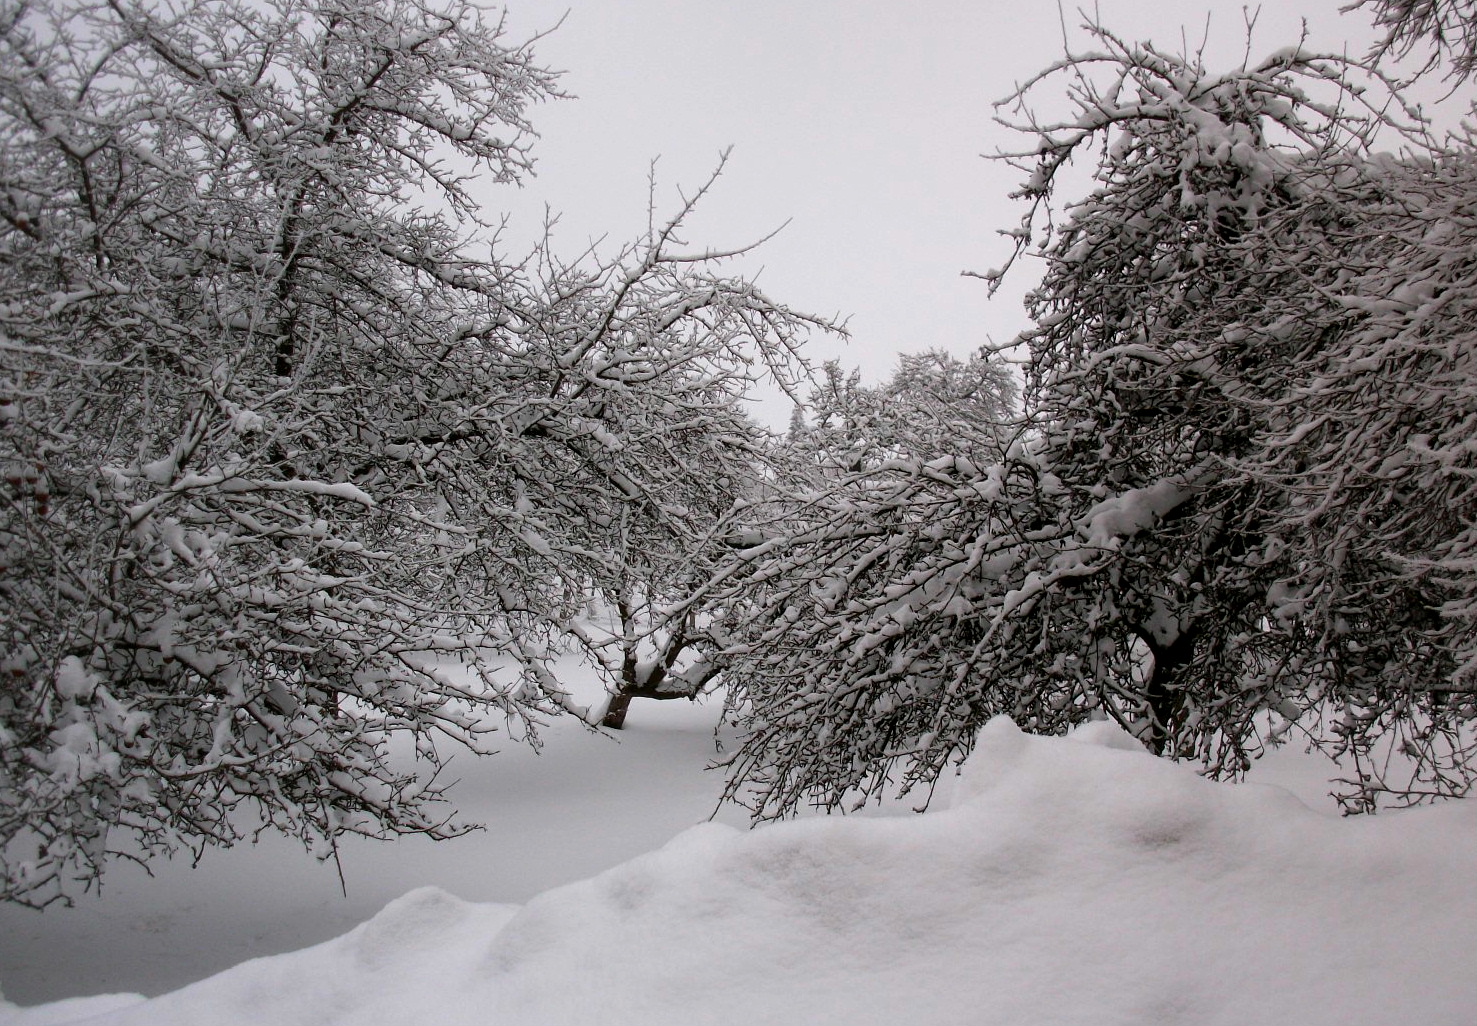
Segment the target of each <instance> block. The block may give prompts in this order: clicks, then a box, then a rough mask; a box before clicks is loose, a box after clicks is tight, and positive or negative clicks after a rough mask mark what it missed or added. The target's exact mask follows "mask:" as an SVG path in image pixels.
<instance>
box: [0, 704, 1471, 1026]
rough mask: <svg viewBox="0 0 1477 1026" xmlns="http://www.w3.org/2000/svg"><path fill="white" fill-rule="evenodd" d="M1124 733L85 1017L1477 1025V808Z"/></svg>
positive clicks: (993, 750) (196, 1023)
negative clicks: (1183, 751)
mask: <svg viewBox="0 0 1477 1026" xmlns="http://www.w3.org/2000/svg"><path fill="white" fill-rule="evenodd" d="M1123 740H1124V739H1123V738H1122V737H1121V735H1119V734H1118V733H1116V732H1115V731H1113V730H1110V729H1108V728H1105V727H1101V726H1093V727H1091V728H1089V729H1087V730H1084V731H1080V732H1079V733H1078V734H1077V735H1075V736H1074V737H1073V738H1071V739H1067V740H1060V739H1049V738H1033V737H1028V736H1026V735H1024V734H1022V733H1021V732H1020V731H1019V730H1017V729H1016V728H1015V727H1014V726H1013V725H1012V724H1010V723H1009V722H1008V721H1004V720H998V721H995V722H993V723H991V724H990V725H989V726H988V727H986V728H985V730H984V732H983V733H982V735H981V738H980V745H979V747H978V749H977V750H976V752H975V754H974V755H973V757H972V758H971V759H970V760H969V762H968V763H967V764H966V766H965V767H964V772H963V774H962V776H961V777H960V779H959V780H958V781H957V782H953V783H952V794H951V795H950V796H949V800H948V802H946V803H945V804H948V805H949V807H948V808H943V809H940V808H935V810H934V811H931V812H929V813H928V814H926V815H923V816H917V817H911V818H852V819H813V820H802V821H799V822H794V823H786V824H781V825H777V826H773V827H769V828H766V829H762V830H757V831H753V832H743V831H738V830H735V829H733V828H729V827H721V826H712V825H710V826H704V827H699V828H696V829H694V830H690V831H688V832H686V833H684V834H682V835H681V836H679V837H678V838H677V839H676V840H674V841H673V842H672V843H670V844H668V845H667V846H666V847H664V848H662V849H661V850H659V851H656V852H653V853H652V854H649V855H646V856H643V857H641V858H638V859H634V860H632V861H631V862H628V863H626V864H625V865H622V866H619V867H617V868H615V869H613V870H610V871H609V872H606V873H603V874H601V875H599V876H597V877H594V878H592V879H590V880H586V881H583V882H581V883H577V884H573V885H571V886H567V887H562V888H559V889H556V890H553V891H549V892H546V893H545V894H543V895H540V896H539V897H537V898H535V899H534V900H532V901H530V902H529V903H528V904H527V905H526V906H524V907H523V908H521V909H515V908H512V907H509V906H504V905H476V904H468V903H464V902H461V901H458V900H457V899H456V898H453V897H452V896H450V895H448V894H446V893H445V892H443V891H440V890H436V889H434V888H427V889H422V890H418V891H414V892H412V893H410V894H408V895H406V896H405V897H404V898H401V899H400V900H398V901H396V902H393V903H392V904H391V905H389V906H388V907H387V908H386V909H385V910H384V911H383V912H381V913H380V914H379V915H378V916H376V917H375V918H374V919H372V920H370V921H369V922H368V923H365V924H363V925H362V926H360V927H359V928H357V929H355V930H354V931H352V932H350V933H348V934H346V935H345V936H343V937H341V938H339V939H337V940H334V941H330V942H328V943H326V944H322V945H319V946H317V947H314V948H308V949H306V950H304V951H300V952H296V953H293V954H287V955H280V956H276V957H272V958H264V959H258V960H255V961H252V962H247V963H244V964H242V965H240V966H237V967H236V968H234V969H231V970H228V971H227V972H224V973H221V974H219V975H218V976H215V977H213V978H211V979H208V980H205V981H203V982H201V983H198V984H195V985H194V986H191V987H187V988H185V989H183V990H180V991H176V992H175V993H173V994H167V995H164V996H163V997H160V998H156V999H154V1000H150V1001H144V1002H141V1003H136V1004H133V1005H131V1006H129V1007H125V1008H121V1009H116V1010H113V1011H104V1014H102V1015H100V1016H98V1017H96V1018H94V1019H90V1020H88V1021H89V1022H91V1023H96V1024H110V1026H124V1024H130V1026H131V1024H137V1026H168V1024H176V1023H177V1024H181V1026H209V1024H228V1023H229V1024H264V1026H265V1024H271V1026H288V1024H297V1023H301V1024H304V1026H308V1024H311V1026H326V1024H331V1023H354V1024H374V1023H387V1024H388V1023H394V1024H397V1026H407V1024H414V1023H426V1024H437V1026H442V1024H456V1023H479V1024H519V1026H541V1024H559V1026H564V1024H583V1023H589V1024H596V1023H598V1024H601V1026H618V1024H627V1023H630V1024H638V1023H639V1024H641V1026H668V1024H672V1026H675V1024H679V1023H680V1024H682V1026H704V1024H713V1026H718V1024H724V1026H733V1024H739V1023H744V1024H753V1023H787V1024H789V1023H795V1024H799V1023H805V1024H825V1023H837V1024H841V1023H845V1024H848V1026H855V1024H870V1023H878V1024H883V1023H885V1024H887V1026H897V1024H898V1023H909V1024H916V1026H927V1024H934V1023H938V1024H944V1023H950V1024H954V1023H961V1022H970V1023H977V1024H1012V1026H1019V1024H1025V1023H1029V1024H1032V1026H1043V1024H1051V1023H1082V1024H1087V1023H1091V1024H1093V1026H1108V1024H1125V1026H1127V1024H1134V1026H1155V1024H1165V1026H1168V1024H1181V1023H1183V1024H1195V1026H1218V1024H1226V1026H1230V1024H1235V1026H1245V1024H1247V1023H1256V1024H1259V1026H1265V1024H1273V1023H1287V1024H1294V1023H1295V1024H1298V1026H1317V1024H1324V1023H1327V1024H1330V1026H1332V1024H1338V1026H1348V1024H1376V1023H1381V1024H1382V1023H1391V1022H1420V1023H1422V1024H1423V1026H1471V1023H1472V1021H1473V1020H1472V1016H1473V1009H1474V1008H1477V974H1474V973H1472V971H1471V956H1472V952H1474V951H1477V806H1474V805H1472V804H1470V803H1454V804H1449V805H1447V806H1444V807H1440V808H1435V809H1425V810H1418V811H1412V812H1406V813H1399V814H1385V815H1382V816H1380V817H1378V818H1365V819H1349V820H1341V819H1336V818H1332V817H1328V816H1324V815H1321V814H1318V813H1315V812H1313V811H1311V810H1309V809H1307V808H1306V807H1305V806H1303V805H1302V804H1301V803H1299V802H1298V801H1297V800H1296V799H1294V798H1292V797H1291V796H1290V795H1289V794H1287V793H1286V792H1284V791H1281V790H1279V789H1277V788H1273V787H1260V786H1255V785H1241V786H1232V785H1225V784H1215V783H1211V782H1208V781H1205V780H1203V779H1201V778H1200V777H1198V776H1196V775H1195V774H1194V773H1193V772H1191V771H1190V770H1188V769H1186V768H1185V767H1182V766H1176V765H1173V764H1170V763H1166V762H1164V761H1162V760H1158V759H1155V758H1153V757H1152V756H1149V755H1147V754H1146V753H1144V752H1143V751H1142V750H1136V748H1135V746H1131V745H1125V744H1124V743H1123ZM58 1007H59V1006H41V1007H40V1008H37V1009H31V1010H28V1011H27V1012H20V1013H18V1010H14V1009H12V1010H11V1014H12V1015H13V1016H14V1015H17V1014H31V1015H36V1014H41V1013H44V1012H45V1011H46V1010H47V1009H55V1008H58ZM7 1021H10V1022H20V1021H30V1022H40V1021H60V1020H56V1019H52V1020H42V1019H30V1020H23V1019H19V1018H12V1019H9V1020H7V1019H6V1018H5V1013H4V1012H3V1011H0V1023H4V1022H7Z"/></svg>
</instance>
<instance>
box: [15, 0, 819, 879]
mask: <svg viewBox="0 0 1477 1026" xmlns="http://www.w3.org/2000/svg"><path fill="white" fill-rule="evenodd" d="M554 94H555V82H554V79H553V77H552V76H551V75H550V74H549V73H547V72H546V71H544V70H542V69H541V68H540V67H539V66H538V65H537V64H536V63H535V61H534V59H533V57H532V55H531V53H530V51H529V49H528V47H527V46H525V45H513V44H510V43H508V42H506V41H505V40H504V38H503V34H502V28H501V26H500V25H499V24H497V23H490V22H487V21H485V20H484V15H483V14H482V13H481V12H480V10H479V9H478V8H476V7H474V6H472V5H469V4H463V3H456V2H452V3H450V4H448V5H447V6H445V7H439V6H433V5H428V4H423V3H420V2H417V0H270V2H266V3H257V2H251V3H245V2H239V3H238V2H236V0H200V2H190V3H181V4H159V3H153V2H148V3H133V2H124V0H38V2H32V3H20V4H11V5H9V6H7V7H6V8H5V9H4V10H3V12H0V139H3V145H0V468H3V475H4V480H3V482H0V567H3V574H0V672H3V684H0V846H3V862H4V867H5V875H4V881H3V884H0V897H4V898H6V899H10V900H16V901H23V902H28V903H33V904H41V903H45V902H47V901H50V900H54V899H55V898H57V897H58V896H59V895H63V894H64V893H65V891H66V890H67V889H68V887H69V886H70V885H71V883H72V882H73V881H74V880H82V881H86V880H89V879H91V878H94V877H95V876H96V875H97V874H98V873H99V872H100V870H101V867H102V865H103V863H104V860H105V858H106V856H107V853H108V852H109V850H110V849H111V848H113V847H115V845H113V844H112V843H110V832H111V833H112V834H113V836H114V839H115V840H116V838H117V835H118V834H120V833H124V834H128V835H132V836H133V838H134V839H135V843H136V844H137V845H140V846H141V847H136V848H134V849H133V850H134V851H139V852H142V853H143V855H144V856H145V857H147V856H148V855H151V854H154V853H157V852H162V851H168V850H171V849H173V848H174V847H176V846H178V845H180V844H186V845H190V846H199V845H203V844H224V843H230V842H232V841H233V840H236V839H238V838H239V837H240V836H241V834H242V832H243V831H247V830H250V829H252V828H253V826H254V824H253V820H252V818H251V817H250V816H248V817H243V816H241V815H240V814H239V807H246V808H248V809H250V810H252V811H253V812H254V815H255V817H256V818H259V819H260V820H261V821H263V822H265V823H267V824H269V825H271V826H272V827H275V828H277V829H280V830H282V831H284V832H288V833H291V834H295V835H298V836H300V837H302V838H303V839H304V841H305V842H309V843H312V844H314V845H315V846H316V847H317V848H318V850H320V851H322V852H324V853H331V851H332V842H333V839H334V838H335V837H336V836H338V835H339V834H341V833H343V832H345V831H353V832H358V833H366V834H374V835H379V834H384V833H390V832H405V831H411V832H423V833H427V834H430V835H432V836H437V837H444V836H447V835H449V834H453V833H456V832H458V831H459V830H461V829H463V828H462V827H460V826H457V825H455V824H452V823H450V822H449V821H448V818H447V817H446V815H445V814H444V813H441V812H439V811H438V806H437V805H436V804H435V803H436V802H437V801H438V800H439V799H440V797H441V786H440V784H439V783H438V780H437V771H438V770H439V767H440V765H441V760H442V759H443V757H444V753H442V752H441V751H439V750H438V744H439V743H441V742H442V741H445V740H447V739H449V740H451V741H455V742H459V743H461V744H465V745H468V746H470V747H472V748H473V749H475V750H486V748H487V746H488V744H489V741H490V736H491V734H492V733H493V731H494V730H495V729H496V727H497V726H498V724H497V723H496V722H495V721H496V720H497V719H503V720H505V721H506V724H507V729H508V732H509V733H510V734H511V735H513V736H515V737H522V736H527V737H532V736H533V735H534V730H535V728H536V725H537V722H538V720H539V718H540V717H541V716H543V715H545V714H552V713H556V712H559V711H562V710H569V711H574V712H577V713H579V714H581V715H587V714H588V710H585V709H582V708H577V707H574V706H573V704H572V703H571V702H570V700H569V697H568V695H567V693H566V692H565V690H564V689H563V687H562V686H561V685H560V683H559V681H558V680H557V679H556V678H555V677H554V676H553V675H552V674H551V673H550V672H549V670H548V658H549V655H550V648H549V646H551V645H552V644H554V643H556V642H561V641H562V640H567V637H568V627H569V625H570V624H571V623H572V622H573V619H572V617H573V612H572V611H573V610H576V609H578V608H579V607H580V606H581V605H582V603H583V600H584V598H585V597H586V596H587V595H588V594H589V593H590V590H591V588H592V587H607V586H610V582H612V581H617V580H619V579H620V578H619V575H621V574H625V575H627V577H629V578H630V579H633V580H636V581H637V582H640V584H641V586H642V587H648V588H649V587H650V585H649V584H648V583H646V582H649V581H650V580H655V579H664V577H663V575H667V574H670V573H673V572H674V571H673V570H672V566H673V565H674V564H678V563H680V562H681V555H680V552H681V550H682V548H683V547H684V546H686V545H688V544H690V543H693V542H694V538H693V535H694V534H701V533H702V531H703V529H704V528H703V525H704V524H705V523H706V522H707V521H706V519H705V518H707V517H709V516H710V514H709V513H708V512H706V511H708V510H712V509H718V508H722V507H724V506H725V505H726V504H727V503H729V502H730V497H729V494H728V493H729V492H730V491H732V488H733V487H735V486H733V485H725V484H724V483H723V482H724V480H725V478H727V479H728V480H729V481H730V482H732V481H736V480H738V479H739V478H740V477H742V475H743V474H744V473H746V471H745V470H744V469H743V468H744V467H745V466H746V461H747V460H748V455H749V452H750V450H751V449H752V448H753V446H754V430H753V428H752V427H751V426H749V425H748V423H747V422H746V421H744V420H743V419H742V418H741V417H739V416H737V415H736V414H735V412H734V411H735V409H736V408H737V404H738V402H739V394H740V392H741V390H742V389H743V388H744V387H745V385H746V383H747V381H748V379H749V377H750V376H751V375H753V374H756V373H760V372H764V371H769V372H775V373H780V374H785V373H787V370H786V368H787V367H788V366H789V365H790V363H791V362H792V358H793V354H794V347H795V346H796V345H797V343H798V340H799V338H800V337H801V335H802V334H803V333H804V332H805V330H807V328H808V327H809V326H810V322H809V321H807V320H806V319H804V318H801V317H798V316H796V315H795V314H792V313H791V312H789V311H788V310H785V309H784V308H782V307H779V306H777V305H776V304H774V303H773V302H771V301H770V300H769V299H767V298H766V297H765V296H764V295H762V294H761V293H760V292H758V291H757V290H756V289H754V288H753V287H752V286H751V285H749V284H747V283H745V282H743V281H740V280H736V279H733V278H729V277H724V276H722V275H720V274H718V273H717V272H716V268H715V267H714V261H715V260H716V259H717V258H719V257H721V256H722V254H703V253H697V254H693V253H687V252H684V251H683V249H682V245H681V243H680V242H679V241H678V239H677V233H678V231H679V226H680V223H681V217H682V216H685V213H686V211H685V210H684V211H681V212H680V213H679V216H678V217H677V218H676V219H674V220H673V221H672V222H670V223H667V224H665V225H660V224H657V225H653V227H652V229H651V230H650V231H649V233H648V234H647V236H646V237H644V238H642V239H640V240H638V241H637V242H636V243H635V244H633V245H632V246H631V247H629V248H628V249H625V250H623V251H621V252H619V253H617V254H615V255H614V256H612V257H608V258H605V259H598V258H595V257H593V256H588V255H587V256H586V257H585V258H583V259H581V260H577V261H573V262H569V261H563V260H560V259H558V258H557V257H556V256H555V255H554V254H553V253H552V252H551V251H550V249H549V247H548V246H547V245H545V246H543V247H541V248H540V249H538V250H537V251H536V252H534V253H533V254H532V255H531V256H529V257H528V258H526V259H522V260H515V261H505V260H503V259H501V258H499V257H498V255H497V254H496V253H494V254H493V256H491V257H488V256H487V255H485V254H486V253H487V252H488V249H487V246H488V243H489V241H491V240H494V239H495V225H490V224H488V223H486V222H487V219H486V218H483V217H482V216H481V215H479V213H478V206H477V203H476V201H475V199H474V197H473V195H472V193H471V191H470V189H471V183H472V182H473V181H479V180H480V181H482V182H486V181H488V180H489V179H490V180H491V181H494V182H515V181H517V180H518V179H519V178H520V177H521V176H522V175H523V173H524V172H525V171H526V170H527V169H528V167H529V156H528V142H529V140H530V138H531V135H532V132H531V129H530V127H529V123H528V118H527V113H528V108H529V107H530V105H532V104H533V103H535V102H537V101H539V100H541V99H543V98H545V97H549V96H552V95H554ZM478 174H480V175H481V176H482V177H481V178H480V179H477V178H474V177H473V176H475V175H478ZM477 254H481V255H477ZM735 465H736V467H737V469H734V466H735ZM699 508H701V509H703V510H704V512H703V513H702V515H700V516H690V514H691V513H692V511H693V510H697V509H699ZM647 540H649V541H650V544H649V545H648V544H646V541H647ZM638 550H639V551H638ZM618 587H619V585H618ZM399 734H405V735H408V736H410V737H412V738H413V739H414V745H413V746H412V747H413V752H414V754H415V756H417V757H418V759H419V760H420V761H419V762H418V763H413V764H409V765H407V763H406V761H405V760H395V759H392V751H391V743H390V742H391V738H392V737H393V736H395V735H399ZM409 751H410V749H409V748H407V749H406V750H405V752H404V754H409Z"/></svg>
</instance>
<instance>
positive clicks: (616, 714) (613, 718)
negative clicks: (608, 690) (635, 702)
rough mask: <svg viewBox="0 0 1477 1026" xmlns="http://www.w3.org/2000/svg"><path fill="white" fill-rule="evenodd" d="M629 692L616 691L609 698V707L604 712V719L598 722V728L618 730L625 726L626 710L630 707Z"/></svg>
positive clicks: (630, 696)
mask: <svg viewBox="0 0 1477 1026" xmlns="http://www.w3.org/2000/svg"><path fill="white" fill-rule="evenodd" d="M632 697H633V696H632V695H631V693H630V692H629V691H617V692H616V693H615V694H613V695H611V696H610V705H609V707H607V708H606V710H605V718H604V719H602V720H601V721H600V726H602V727H607V728H609V729H611V730H620V729H621V728H622V727H624V726H625V725H626V710H627V709H629V708H630V707H631V698H632Z"/></svg>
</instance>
